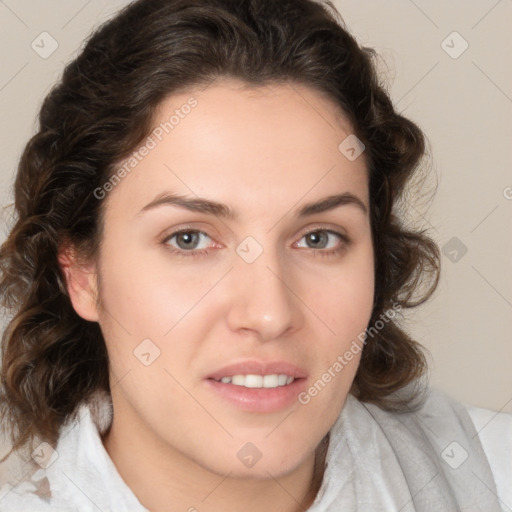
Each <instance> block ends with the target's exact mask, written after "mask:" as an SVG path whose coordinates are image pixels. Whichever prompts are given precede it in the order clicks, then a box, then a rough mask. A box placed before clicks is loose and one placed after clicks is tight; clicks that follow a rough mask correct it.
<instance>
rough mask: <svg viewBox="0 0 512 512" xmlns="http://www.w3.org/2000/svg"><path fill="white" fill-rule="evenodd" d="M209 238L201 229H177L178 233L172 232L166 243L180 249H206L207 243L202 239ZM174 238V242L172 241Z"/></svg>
mask: <svg viewBox="0 0 512 512" xmlns="http://www.w3.org/2000/svg"><path fill="white" fill-rule="evenodd" d="M201 239H203V240H202V241H203V245H201ZM205 239H206V241H208V240H210V243H211V238H210V237H209V236H208V235H207V234H206V233H203V232H202V231H179V232H178V233H174V234H173V235H172V236H170V237H169V238H168V239H167V240H166V243H169V244H170V245H172V246H173V247H175V248H176V249H180V250H182V251H190V250H194V249H206V248H207V247H208V246H209V244H208V243H206V244H204V241H205ZM173 240H175V241H174V242H172V241H173Z"/></svg>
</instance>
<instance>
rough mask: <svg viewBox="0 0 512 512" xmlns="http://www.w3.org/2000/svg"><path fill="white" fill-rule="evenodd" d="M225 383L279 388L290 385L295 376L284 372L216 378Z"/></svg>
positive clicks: (249, 386)
mask: <svg viewBox="0 0 512 512" xmlns="http://www.w3.org/2000/svg"><path fill="white" fill-rule="evenodd" d="M214 380H216V381H217V382H222V383H223V384H233V385H234V386H243V387H244V388H265V389H272V388H279V387H282V386H288V385H290V384H291V383H292V382H293V381H294V380H295V378H294V377H292V376H291V375H286V374H284V373H281V374H277V373H273V374H270V375H254V374H249V375H241V374H238V375H232V376H231V377H222V378H221V379H214Z"/></svg>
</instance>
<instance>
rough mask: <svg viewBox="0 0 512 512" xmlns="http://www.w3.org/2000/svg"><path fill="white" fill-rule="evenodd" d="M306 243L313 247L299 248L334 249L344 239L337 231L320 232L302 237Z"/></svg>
mask: <svg viewBox="0 0 512 512" xmlns="http://www.w3.org/2000/svg"><path fill="white" fill-rule="evenodd" d="M302 239H304V240H306V243H310V244H311V245H306V246H304V245H300V244H298V245H297V247H306V249H333V248H335V247H336V245H337V244H338V243H339V242H340V240H341V239H342V236H341V235H340V234H339V233H336V232H335V231H328V230H325V229H324V230H319V231H313V232H311V233H307V234H306V235H304V236H303V237H302Z"/></svg>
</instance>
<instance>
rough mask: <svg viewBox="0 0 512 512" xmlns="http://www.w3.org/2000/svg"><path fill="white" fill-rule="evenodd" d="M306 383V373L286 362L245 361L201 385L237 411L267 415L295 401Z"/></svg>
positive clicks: (212, 376)
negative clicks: (204, 385) (205, 386)
mask: <svg viewBox="0 0 512 512" xmlns="http://www.w3.org/2000/svg"><path fill="white" fill-rule="evenodd" d="M306 380H307V373H306V372H305V371H304V370H302V369H301V368H299V367H297V366H295V365H293V364H290V363H286V362H279V361H278V362H269V363H263V362H256V361H245V362H242V363H239V364H235V365H230V366H227V367H224V368H222V369H220V370H218V371H216V372H214V373H212V374H210V375H208V376H207V377H206V379H205V383H206V385H207V386H208V387H209V389H210V390H211V391H213V393H214V394H215V395H216V396H217V397H219V398H220V399H221V400H222V401H224V402H226V401H227V402H228V403H230V404H231V405H232V406H234V407H236V408H237V409H241V410H244V411H250V412H258V413H270V412H277V411H280V410H283V409H286V408H289V407H290V406H291V405H293V404H294V403H295V402H297V397H298V394H299V393H300V392H301V391H302V390H303V388H304V387H305V383H306Z"/></svg>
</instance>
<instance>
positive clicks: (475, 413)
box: [465, 405, 512, 510]
mask: <svg viewBox="0 0 512 512" xmlns="http://www.w3.org/2000/svg"><path fill="white" fill-rule="evenodd" d="M465 407H466V409H467V411H468V413H469V416H470V418H471V420H472V421H473V424H474V425H475V429H476V431H477V434H478V437H479V439H480V442H481V443H482V447H483V449H484V452H485V454H486V455H487V460H488V461H489V465H490V466H491V471H492V473H493V476H494V480H495V482H496V488H497V491H498V497H499V498H500V501H501V503H502V505H505V507H503V508H504V509H505V510H509V509H512V414H510V413H505V412H496V411H492V410H490V409H484V408H480V407H474V406H471V405H465ZM507 507H508V508H507Z"/></svg>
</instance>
